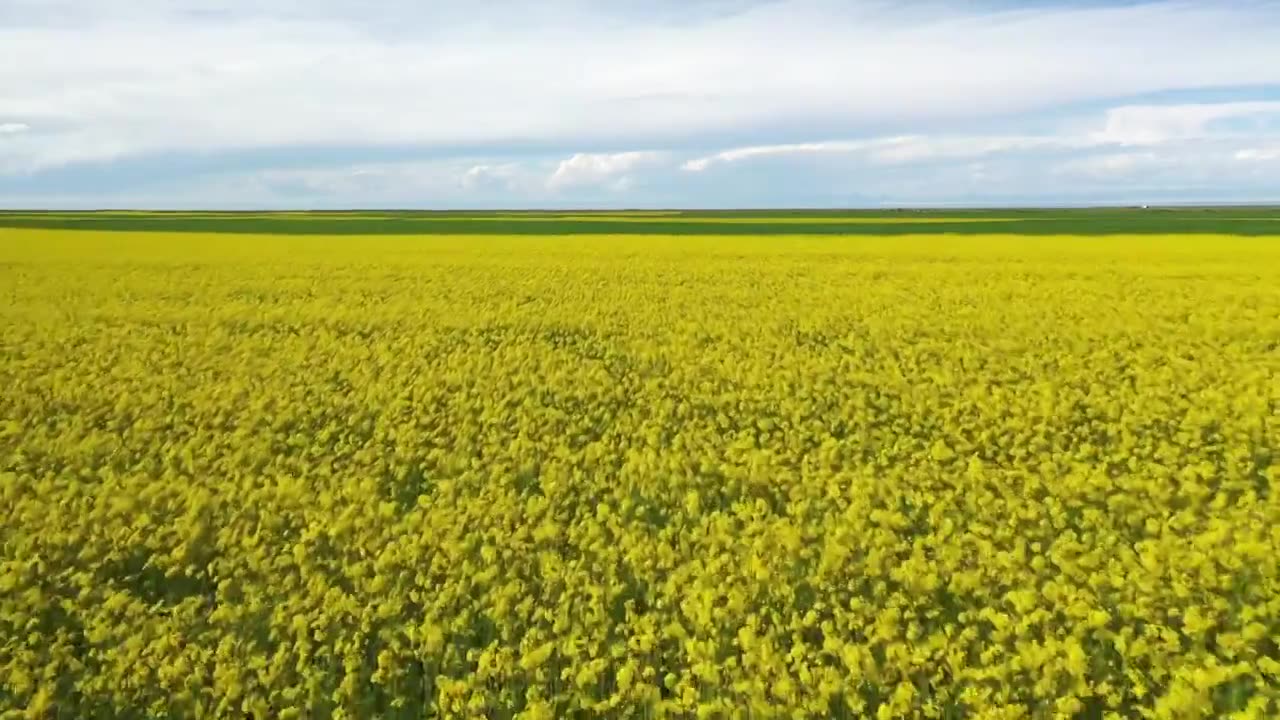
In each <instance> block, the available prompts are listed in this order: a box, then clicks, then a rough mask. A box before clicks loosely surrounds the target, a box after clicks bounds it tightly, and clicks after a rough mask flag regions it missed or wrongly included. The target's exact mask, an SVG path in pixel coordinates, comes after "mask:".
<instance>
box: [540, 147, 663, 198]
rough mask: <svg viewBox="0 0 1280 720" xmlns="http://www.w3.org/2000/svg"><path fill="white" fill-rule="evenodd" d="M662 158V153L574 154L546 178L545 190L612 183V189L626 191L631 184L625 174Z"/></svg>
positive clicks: (561, 162)
mask: <svg viewBox="0 0 1280 720" xmlns="http://www.w3.org/2000/svg"><path fill="white" fill-rule="evenodd" d="M662 157H663V156H662V154H661V153H657V152H651V151H633V152H621V153H577V154H575V155H573V156H572V157H569V158H566V159H565V160H562V161H560V165H559V166H557V167H556V169H555V172H553V173H551V176H550V177H549V178H547V187H549V188H551V189H561V188H567V187H575V186H582V185H604V184H606V183H610V182H611V183H612V184H613V187H614V188H616V189H625V188H626V186H627V185H628V184H629V182H630V179H629V178H628V177H627V175H626V173H628V172H630V171H632V170H635V169H637V168H641V167H644V166H646V165H653V164H655V163H657V162H658V161H660V160H661V159H662Z"/></svg>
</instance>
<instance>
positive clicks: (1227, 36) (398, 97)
mask: <svg viewBox="0 0 1280 720" xmlns="http://www.w3.org/2000/svg"><path fill="white" fill-rule="evenodd" d="M1276 38H1280V0H1239V1H1233V0H1215V1H1213V2H1209V1H1208V0H1205V1H1202V2H1188V1H1185V0H1178V1H1172V2H1171V1H1157V2H1107V1H1105V0H1074V1H1072V0H1032V1H1024V2H1016V1H1014V0H954V1H947V0H913V1H912V2H894V1H888V0H844V1H843V2H836V1H835V0H608V1H604V0H536V1H535V0H486V1H484V2H460V1H458V0H449V1H447V2H442V1H439V0H382V1H380V2H366V0H253V2H247V1H233V0H0V207H8V208H101V207H144V208H229V209H236V208H363V207H382V208H461V209H469V208H475V209H481V208H521V207H540V208H552V207H572V208H596V207H599V208H609V207H630V208H645V207H689V208H696V207H781V206H788V207H881V206H904V205H943V206H950V205H979V206H981V205H1037V204H1110V203H1126V204H1129V203H1151V204H1158V203H1167V202H1267V201H1280V42H1277V41H1276Z"/></svg>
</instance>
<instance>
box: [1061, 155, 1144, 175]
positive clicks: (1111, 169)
mask: <svg viewBox="0 0 1280 720" xmlns="http://www.w3.org/2000/svg"><path fill="white" fill-rule="evenodd" d="M1160 163H1161V157H1160V156H1159V155H1157V154H1156V153H1153V152H1141V153H1133V152H1121V153H1106V154H1102V155H1092V156H1087V157H1083V158H1077V159H1073V160H1068V161H1066V162H1063V163H1061V164H1060V165H1058V166H1057V168H1056V170H1057V171H1058V172H1060V173H1063V174H1066V175H1075V176H1086V177H1091V178H1097V179H1111V178H1115V177H1120V176H1125V175H1130V174H1132V173H1134V172H1137V171H1140V170H1142V169H1144V168H1150V167H1152V166H1154V165H1158V164H1160Z"/></svg>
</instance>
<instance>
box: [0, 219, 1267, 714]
mask: <svg viewBox="0 0 1280 720" xmlns="http://www.w3.org/2000/svg"><path fill="white" fill-rule="evenodd" d="M1277 452H1280V242H1277V241H1275V240H1274V239H1266V238H1253V239H1245V238H1230V237H1207V236H1200V237H1149V236H1148V237H1094V238H1073V237H1042V238H1030V237H1011V236H992V237H981V236H978V237H973V236H965V237H962V236H955V237H940V236H939V237H929V236H905V237H896V238H883V237H827V238H813V237H808V238H806V237H638V236H619V237H590V236H582V237H545V236H543V237H448V236H437V237H368V238H364V237H345V238H326V237H283V236H281V237H275V236H245V235H240V236H236V235H162V234H154V233H148V234H126V233H117V234H111V233H92V232H54V231H17V230H0V544H2V555H0V717H3V718H10V717H12V718H23V717H26V718H46V717H50V718H52V717H62V718H81V717H133V718H142V717H162V716H181V717H208V718H213V717H233V716H234V717H244V716H246V715H248V716H252V717H255V718H281V719H287V718H375V717H377V718H410V717H428V716H439V717H490V718H508V717H519V718H557V717H595V716H610V717H613V716H616V717H635V718H660V717H686V718H700V719H702V718H818V717H828V716H835V717H845V718H854V717H871V718H899V717H921V718H953V719H958V718H1068V717H1081V718H1170V719H1172V718H1209V717H1235V718H1274V717H1277V716H1280V649H1278V648H1277V641H1278V638H1280V560H1278V558H1280V497H1278V494H1277V489H1276V488H1275V482H1276V475H1277V465H1278V459H1277Z"/></svg>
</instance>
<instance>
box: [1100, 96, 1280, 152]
mask: <svg viewBox="0 0 1280 720" xmlns="http://www.w3.org/2000/svg"><path fill="white" fill-rule="evenodd" d="M1248 117H1266V118H1273V117H1274V118H1276V119H1280V102H1229V103H1194V104H1183V105H1131V106H1125V107H1118V108H1113V109H1112V110H1110V111H1108V113H1107V122H1106V125H1105V127H1104V128H1103V129H1102V130H1101V131H1099V132H1098V133H1095V135H1094V139H1096V140H1097V141H1099V142H1110V143H1121V144H1126V145H1150V144H1157V143H1162V142H1169V141H1171V140H1189V139H1194V138H1199V137H1204V136H1206V135H1207V134H1209V132H1210V130H1211V127H1212V125H1213V124H1214V123H1215V122H1219V121H1223V120H1229V119H1233V118H1248Z"/></svg>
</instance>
